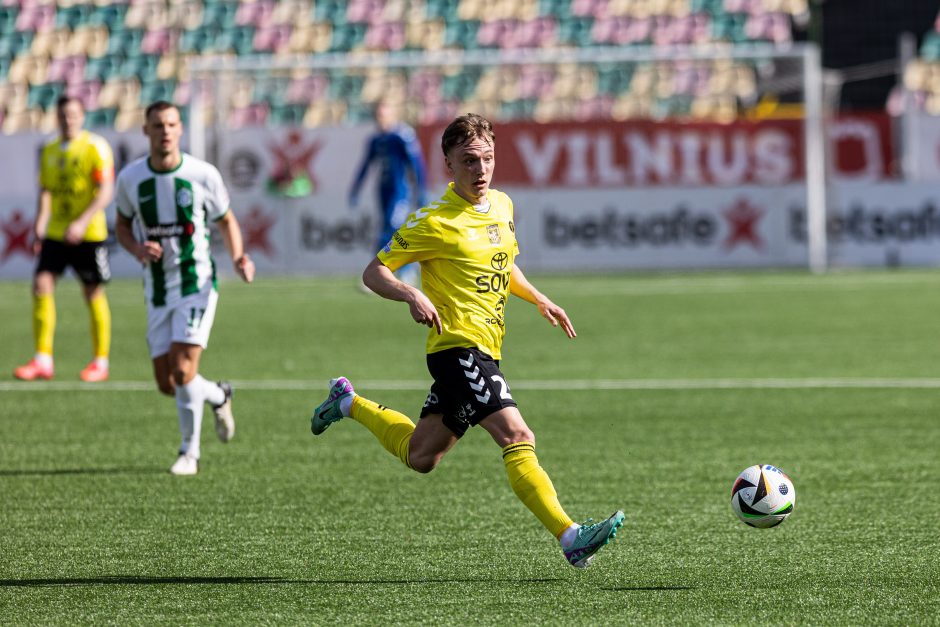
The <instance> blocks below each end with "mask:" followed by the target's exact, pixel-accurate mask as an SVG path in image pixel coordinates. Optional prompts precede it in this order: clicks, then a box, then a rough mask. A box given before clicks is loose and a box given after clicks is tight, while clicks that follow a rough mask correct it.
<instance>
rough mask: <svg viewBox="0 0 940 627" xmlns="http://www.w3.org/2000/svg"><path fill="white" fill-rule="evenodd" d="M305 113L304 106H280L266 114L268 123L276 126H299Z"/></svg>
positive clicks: (273, 107) (305, 108)
mask: <svg viewBox="0 0 940 627" xmlns="http://www.w3.org/2000/svg"><path fill="white" fill-rule="evenodd" d="M306 113H307V105H305V104H280V105H276V106H272V107H271V109H270V111H269V112H268V122H269V123H271V124H274V125H276V126H301V125H303V123H304V115H306Z"/></svg>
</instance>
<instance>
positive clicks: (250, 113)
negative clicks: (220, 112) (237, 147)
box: [228, 102, 268, 128]
mask: <svg viewBox="0 0 940 627" xmlns="http://www.w3.org/2000/svg"><path fill="white" fill-rule="evenodd" d="M267 119H268V105H267V104H265V103H263V102H261V103H255V104H250V105H248V106H247V107H241V108H239V109H235V110H233V111H232V112H231V114H230V115H229V120H228V123H229V124H230V125H231V126H232V127H234V128H241V127H243V126H262V125H264V123H265V122H266V121H267Z"/></svg>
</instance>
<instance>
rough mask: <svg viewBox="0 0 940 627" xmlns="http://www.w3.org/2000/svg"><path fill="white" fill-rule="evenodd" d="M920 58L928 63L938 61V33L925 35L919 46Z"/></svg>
mask: <svg viewBox="0 0 940 627" xmlns="http://www.w3.org/2000/svg"><path fill="white" fill-rule="evenodd" d="M920 56H921V57H923V58H924V59H926V60H928V61H940V33H938V32H936V31H934V32H931V33H927V35H926V36H925V37H924V41H923V42H922V43H921V45H920Z"/></svg>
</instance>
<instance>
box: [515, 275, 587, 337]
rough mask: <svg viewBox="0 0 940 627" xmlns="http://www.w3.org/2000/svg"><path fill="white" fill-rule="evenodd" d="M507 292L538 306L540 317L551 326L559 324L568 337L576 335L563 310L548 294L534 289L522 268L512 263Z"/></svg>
mask: <svg viewBox="0 0 940 627" xmlns="http://www.w3.org/2000/svg"><path fill="white" fill-rule="evenodd" d="M509 293H510V294H512V295H513V296H518V297H519V298H521V299H522V300H524V301H526V302H530V303H532V304H533V305H535V306H536V307H538V308H539V313H540V314H542V317H543V318H545V319H546V320H548V321H549V322H550V323H551V324H552V326H553V327H557V326H559V325H561V329H562V331H564V332H565V335H567V336H568V337H577V336H578V334H577V333H575V330H574V325H572V324H571V320H569V319H568V314H566V313H565V310H564V309H562V308H561V307H559V306H558V305H556V304H555V303H553V302H552V301H551V299H549V298H548V296H546V295H545V294H543V293H542V292H540V291H538V290H537V289H535V286H534V285H532V284H531V283H529V280H528V279H527V278H525V275H524V274H522V270H521V269H520V268H519V266H517V265H516V264H512V273H511V274H510V275H509Z"/></svg>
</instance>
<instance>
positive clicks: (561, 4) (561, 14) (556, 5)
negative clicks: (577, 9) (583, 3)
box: [539, 0, 571, 20]
mask: <svg viewBox="0 0 940 627" xmlns="http://www.w3.org/2000/svg"><path fill="white" fill-rule="evenodd" d="M539 15H547V16H550V17H554V18H556V19H559V20H561V19H565V18H567V17H570V16H571V0H539Z"/></svg>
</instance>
